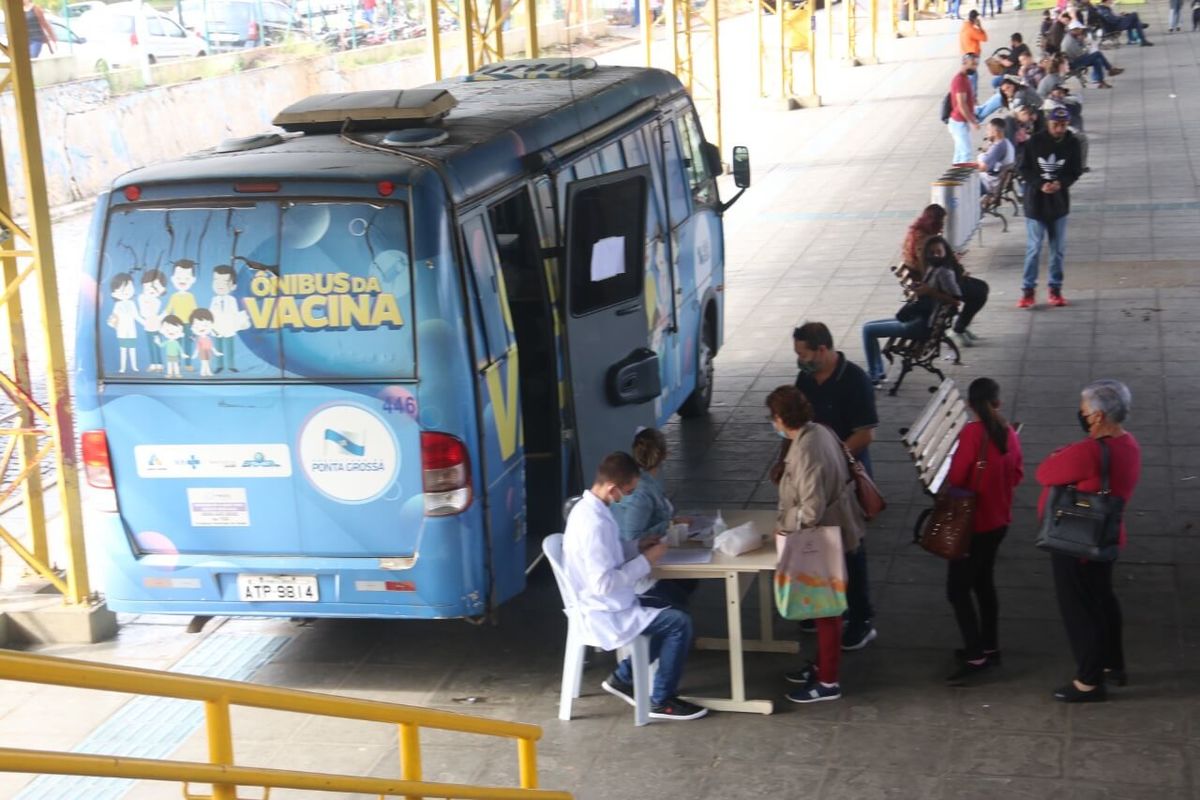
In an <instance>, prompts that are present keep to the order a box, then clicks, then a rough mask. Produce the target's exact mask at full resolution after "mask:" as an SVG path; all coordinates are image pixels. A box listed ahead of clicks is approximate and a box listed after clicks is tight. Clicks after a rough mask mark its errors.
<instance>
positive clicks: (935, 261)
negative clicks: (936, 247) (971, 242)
mask: <svg viewBox="0 0 1200 800" xmlns="http://www.w3.org/2000/svg"><path fill="white" fill-rule="evenodd" d="M927 260H928V261H929V263H930V265H931V266H934V267H941V266H944V265H945V264H946V257H945V256H930V257H929V258H928V259H927Z"/></svg>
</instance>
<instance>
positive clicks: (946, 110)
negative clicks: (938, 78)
mask: <svg viewBox="0 0 1200 800" xmlns="http://www.w3.org/2000/svg"><path fill="white" fill-rule="evenodd" d="M949 121H950V93H949V92H946V96H945V97H943V98H942V122H949Z"/></svg>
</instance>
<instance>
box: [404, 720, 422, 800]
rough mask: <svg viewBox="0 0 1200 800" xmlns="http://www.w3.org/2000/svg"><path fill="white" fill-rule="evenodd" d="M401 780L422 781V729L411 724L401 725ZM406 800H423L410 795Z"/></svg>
mask: <svg viewBox="0 0 1200 800" xmlns="http://www.w3.org/2000/svg"><path fill="white" fill-rule="evenodd" d="M400 779H401V780H405V781H419V780H421V729H420V728H418V727H417V726H416V725H414V724H413V723H411V722H401V723H400ZM405 800H422V798H420V797H416V796H414V795H408V796H407V797H406V798H405Z"/></svg>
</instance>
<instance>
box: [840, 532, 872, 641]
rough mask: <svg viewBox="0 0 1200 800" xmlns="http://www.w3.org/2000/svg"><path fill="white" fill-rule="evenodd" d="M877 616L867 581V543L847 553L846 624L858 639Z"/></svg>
mask: <svg viewBox="0 0 1200 800" xmlns="http://www.w3.org/2000/svg"><path fill="white" fill-rule="evenodd" d="M874 616H875V609H873V608H871V585H870V583H868V581H867V541H866V540H865V539H864V540H863V541H862V542H861V543H860V544H859V545H858V549H857V550H854V551H852V552H849V553H846V624H847V626H848V627H849V629H850V630H851V631H853V632H854V635H855V636H856V637H857V636H858V635H860V634H861V632H862V631H863V630H864V629H865V628H866V626H867V623H868V622H870V621H871V620H872V619H873V618H874Z"/></svg>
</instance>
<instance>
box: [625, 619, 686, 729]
mask: <svg viewBox="0 0 1200 800" xmlns="http://www.w3.org/2000/svg"><path fill="white" fill-rule="evenodd" d="M641 635H642V636H649V637H650V663H651V664H653V663H654V662H655V661H657V662H658V672H656V673H655V674H654V688H653V690H652V691H651V692H650V702H651V704H652V705H659V704H661V703H665V702H667V701H668V700H670V699H671V698H673V697H675V695H676V694H678V691H679V679H680V678H682V677H683V665H684V664H685V663H686V662H687V654H688V650H689V649H691V646H692V618H691V616H690V615H688V613H687V612H686V611H680V610H678V609H675V608H666V609H663V610H662V611H660V612H659V613H658V616H657V617H655V618H654V619H653V620H652V621H651V622H650V624H649V625H647V626H646V627H645V629H644V630H643V631H642V634H641ZM613 675H615V676H616V678H617V680H619V681H621V682H622V683H628V684H632V683H633V665H632V664H630V663H629V659H628V658H626V659H624V660H622V661H621V663H620V664H617V669H616V671H614V672H613Z"/></svg>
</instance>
